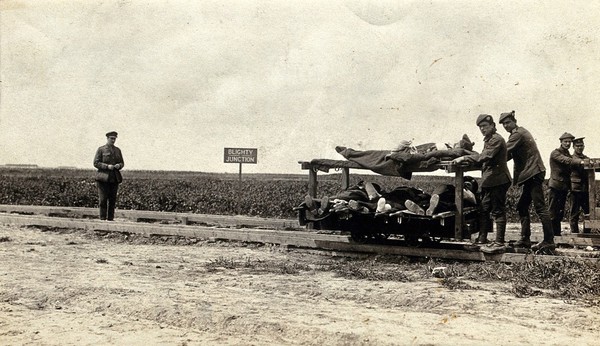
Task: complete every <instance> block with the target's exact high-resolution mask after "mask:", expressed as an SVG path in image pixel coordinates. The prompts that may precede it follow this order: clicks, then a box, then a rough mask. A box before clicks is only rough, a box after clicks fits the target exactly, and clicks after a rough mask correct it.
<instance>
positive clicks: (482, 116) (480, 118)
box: [476, 114, 494, 126]
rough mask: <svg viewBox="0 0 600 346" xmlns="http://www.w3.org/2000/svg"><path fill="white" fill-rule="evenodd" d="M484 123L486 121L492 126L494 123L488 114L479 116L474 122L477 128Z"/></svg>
mask: <svg viewBox="0 0 600 346" xmlns="http://www.w3.org/2000/svg"><path fill="white" fill-rule="evenodd" d="M484 121H487V122H488V123H490V124H493V123H494V118H492V116H491V115H489V114H480V115H479V116H478V117H477V122H476V123H477V126H479V124H481V123H482V122H484Z"/></svg>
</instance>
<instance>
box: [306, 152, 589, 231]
mask: <svg viewBox="0 0 600 346" xmlns="http://www.w3.org/2000/svg"><path fill="white" fill-rule="evenodd" d="M298 163H299V164H300V165H301V168H302V169H303V170H308V194H309V195H310V196H311V197H313V198H316V197H317V190H318V179H317V172H318V171H319V170H321V171H324V172H328V171H329V169H339V170H341V172H342V186H341V188H342V190H345V189H347V188H348V187H349V186H350V168H353V169H363V170H365V169H366V170H369V169H368V168H365V167H362V166H361V165H359V164H357V163H354V162H352V161H342V160H339V161H336V160H330V163H329V164H322V163H318V164H313V163H311V162H308V161H298ZM599 164H600V162H599ZM438 169H443V170H445V171H446V173H454V187H455V204H456V213H455V215H454V218H455V220H454V239H456V240H462V239H463V227H464V224H465V218H464V203H463V183H464V173H465V172H468V171H474V170H480V169H481V168H478V167H475V166H473V165H470V164H465V163H461V164H453V163H452V161H440V162H439V163H437V164H435V165H434V166H431V167H430V168H429V169H424V170H413V171H412V172H415V173H416V172H434V171H435V170H438Z"/></svg>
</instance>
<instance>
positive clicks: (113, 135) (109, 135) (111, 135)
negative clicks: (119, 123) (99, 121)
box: [106, 131, 118, 137]
mask: <svg viewBox="0 0 600 346" xmlns="http://www.w3.org/2000/svg"><path fill="white" fill-rule="evenodd" d="M117 135H118V133H117V132H116V131H110V132H107V133H106V137H117Z"/></svg>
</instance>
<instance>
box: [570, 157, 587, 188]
mask: <svg viewBox="0 0 600 346" xmlns="http://www.w3.org/2000/svg"><path fill="white" fill-rule="evenodd" d="M573 158H574V159H579V160H583V159H589V157H587V156H586V155H585V154H583V153H582V154H581V155H577V154H576V153H575V154H573ZM588 189H589V187H588V174H587V172H586V171H585V169H583V167H581V165H577V166H575V167H573V168H572V169H571V191H576V192H586V191H587V190H588Z"/></svg>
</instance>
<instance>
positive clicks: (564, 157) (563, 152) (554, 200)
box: [548, 132, 584, 236]
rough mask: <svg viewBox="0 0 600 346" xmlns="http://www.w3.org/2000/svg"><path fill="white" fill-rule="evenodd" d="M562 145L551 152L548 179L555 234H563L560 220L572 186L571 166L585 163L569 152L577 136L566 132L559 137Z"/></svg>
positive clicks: (551, 216)
mask: <svg viewBox="0 0 600 346" xmlns="http://www.w3.org/2000/svg"><path fill="white" fill-rule="evenodd" d="M558 139H559V140H560V147H558V148H557V149H554V150H553V151H552V153H550V180H548V187H549V188H550V189H549V193H548V204H549V207H550V220H551V221H552V230H553V231H554V235H555V236H559V235H560V234H561V228H560V222H561V221H562V219H563V217H564V215H565V203H566V201H567V194H568V192H569V189H570V188H571V167H577V166H580V165H582V164H583V162H584V161H583V160H582V159H579V158H573V157H572V156H571V154H570V153H569V149H570V148H571V143H572V142H573V139H575V136H573V135H572V134H570V133H568V132H565V133H563V134H562V136H560V137H559V138H558Z"/></svg>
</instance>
